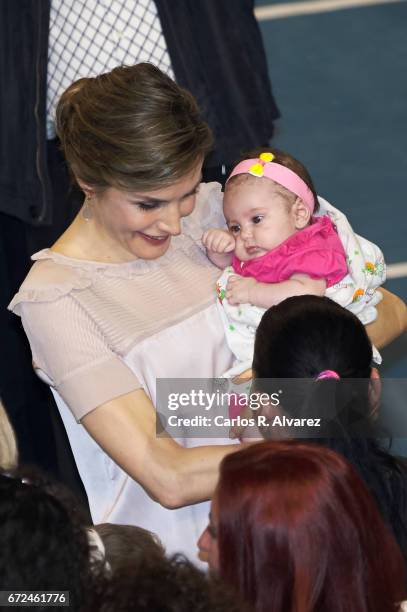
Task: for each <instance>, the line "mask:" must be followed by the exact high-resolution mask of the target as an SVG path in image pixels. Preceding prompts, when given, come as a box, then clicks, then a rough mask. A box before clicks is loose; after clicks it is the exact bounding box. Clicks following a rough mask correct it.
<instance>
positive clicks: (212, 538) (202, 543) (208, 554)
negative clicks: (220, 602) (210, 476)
mask: <svg viewBox="0 0 407 612" xmlns="http://www.w3.org/2000/svg"><path fill="white" fill-rule="evenodd" d="M198 548H199V551H200V553H201V558H202V560H203V561H206V562H207V563H208V565H209V570H210V571H211V572H213V573H217V572H218V571H219V551H218V502H217V498H216V492H215V494H214V496H213V498H212V503H211V511H210V513H209V523H208V525H207V527H206V529H205V531H203V532H202V534H201V536H200V538H199V540H198Z"/></svg>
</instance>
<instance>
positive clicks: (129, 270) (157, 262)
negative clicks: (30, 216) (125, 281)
mask: <svg viewBox="0 0 407 612" xmlns="http://www.w3.org/2000/svg"><path fill="white" fill-rule="evenodd" d="M192 246H193V241H192V239H191V238H190V237H189V236H187V235H185V234H181V235H180V236H174V237H173V238H172V240H171V243H170V246H169V247H168V250H167V252H166V253H164V255H162V256H161V257H158V258H157V259H148V260H146V259H133V260H131V261H125V262H112V263H110V262H103V261H94V260H88V259H77V258H75V257H69V256H68V255H63V254H62V253H58V252H57V251H53V250H52V249H50V248H46V249H42V250H41V251H38V252H37V253H34V255H32V256H31V259H32V260H33V261H42V260H51V261H53V262H55V263H56V264H59V265H63V266H67V267H70V268H75V269H76V270H77V271H78V272H80V273H83V274H85V275H86V274H89V273H90V274H92V275H93V274H95V273H96V274H103V275H104V276H109V277H115V278H131V277H132V276H134V275H139V274H143V273H145V272H150V271H151V270H154V269H156V268H158V267H160V268H161V267H163V266H167V265H171V264H172V263H174V261H175V260H176V259H177V252H178V251H180V250H182V251H184V252H187V253H188V252H189V251H190V249H191V247H192Z"/></svg>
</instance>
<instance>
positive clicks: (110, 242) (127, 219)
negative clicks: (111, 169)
mask: <svg viewBox="0 0 407 612" xmlns="http://www.w3.org/2000/svg"><path fill="white" fill-rule="evenodd" d="M201 170H202V162H199V163H198V164H197V165H196V166H195V167H194V168H193V170H191V171H190V172H189V173H188V174H186V175H185V176H184V177H182V178H181V179H179V180H178V181H176V182H175V183H173V184H172V185H170V186H169V187H163V188H161V189H157V190H155V191H149V192H128V191H121V190H119V189H116V188H114V187H109V188H108V189H106V190H105V191H104V192H103V193H101V194H99V195H95V196H94V198H92V212H93V220H94V224H95V228H96V230H97V233H98V237H100V238H102V239H103V244H104V247H105V248H106V254H107V255H112V256H113V257H114V258H115V259H116V260H119V261H129V260H132V259H135V258H138V259H157V258H158V257H161V256H162V255H164V253H165V252H166V251H167V249H168V247H169V246H170V242H171V237H172V236H177V235H178V234H180V233H181V218H182V217H186V216H188V215H190V214H191V212H192V211H193V209H194V206H195V198H196V194H197V191H198V187H199V184H200V182H201V178H202V174H201Z"/></svg>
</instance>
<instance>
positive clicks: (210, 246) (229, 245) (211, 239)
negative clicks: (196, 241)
mask: <svg viewBox="0 0 407 612" xmlns="http://www.w3.org/2000/svg"><path fill="white" fill-rule="evenodd" d="M202 244H203V245H204V247H205V248H206V249H207V250H208V251H213V252H214V253H230V252H231V251H234V249H235V239H234V238H233V236H232V234H230V233H229V232H228V231H227V230H224V229H220V228H212V229H209V230H207V231H206V232H205V233H204V235H203V236H202Z"/></svg>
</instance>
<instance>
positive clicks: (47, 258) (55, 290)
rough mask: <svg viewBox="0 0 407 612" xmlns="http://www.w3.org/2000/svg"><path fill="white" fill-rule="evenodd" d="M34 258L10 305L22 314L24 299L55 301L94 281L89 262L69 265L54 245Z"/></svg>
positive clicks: (13, 309)
mask: <svg viewBox="0 0 407 612" xmlns="http://www.w3.org/2000/svg"><path fill="white" fill-rule="evenodd" d="M32 259H33V261H34V264H33V266H32V267H31V270H30V271H29V273H28V275H27V276H26V278H25V280H24V282H23V283H22V285H21V287H20V289H19V291H18V292H17V293H16V295H15V296H14V298H13V299H12V301H11V302H10V304H9V306H8V308H9V310H12V311H13V312H14V313H16V314H20V308H21V305H22V304H23V303H30V302H52V301H55V300H57V299H58V298H60V297H62V296H65V295H68V294H70V293H71V292H72V291H73V290H75V289H78V290H80V289H85V288H87V287H89V286H90V285H91V284H92V275H91V274H90V272H89V270H87V269H86V266H84V265H80V264H79V265H76V266H75V265H67V263H66V262H64V257H63V256H62V255H59V254H57V253H54V252H53V251H51V250H50V249H44V250H42V251H39V252H38V253H35V255H33V256H32Z"/></svg>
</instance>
